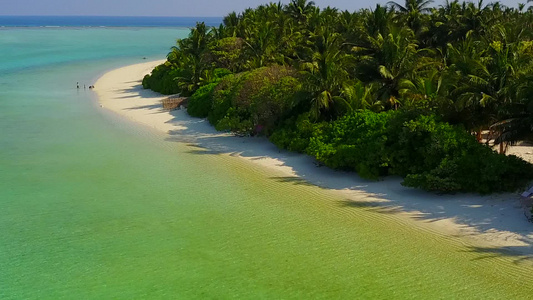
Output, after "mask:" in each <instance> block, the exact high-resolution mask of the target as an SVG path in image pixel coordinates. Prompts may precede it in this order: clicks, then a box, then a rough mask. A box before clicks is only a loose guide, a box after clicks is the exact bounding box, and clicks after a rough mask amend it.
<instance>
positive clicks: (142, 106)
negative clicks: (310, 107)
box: [94, 60, 533, 257]
mask: <svg viewBox="0 0 533 300" xmlns="http://www.w3.org/2000/svg"><path fill="white" fill-rule="evenodd" d="M164 61H165V60H158V61H151V62H145V63H141V64H134V65H129V66H126V67H122V68H118V69H115V70H111V71H109V72H107V73H105V74H104V75H103V76H101V77H100V78H99V79H98V80H97V81H96V83H95V90H94V91H95V92H96V94H97V97H98V101H99V103H100V106H101V107H103V108H104V109H108V110H110V111H112V112H114V113H116V114H118V115H120V116H122V117H125V118H127V119H129V120H130V121H133V122H136V123H140V124H143V125H145V126H149V127H151V128H153V129H155V130H157V131H160V132H162V133H166V134H169V138H170V139H172V140H176V141H181V142H186V143H192V144H195V145H197V146H198V147H201V148H203V149H206V150H208V151H211V152H213V153H217V154H223V155H229V156H232V157H236V158H239V159H244V160H246V161H247V162H249V163H250V166H251V167H252V168H263V169H265V170H268V171H272V172H275V173H277V174H280V175H283V176H286V177H294V178H295V179H297V180H302V181H304V182H306V183H310V184H313V185H317V186H319V187H321V188H323V189H326V190H328V191H331V192H334V193H338V194H339V195H340V196H342V197H344V198H345V199H346V206H353V207H356V206H357V207H364V208H366V209H373V210H376V211H382V212H384V213H395V214H398V215H401V216H402V217H404V218H405V221H406V222H408V223H409V224H413V226H417V227H421V228H423V229H425V230H430V231H434V232H437V233H441V234H445V235H449V236H460V237H461V238H465V239H468V240H472V241H473V242H474V243H475V244H479V245H480V246H482V247H486V248H490V249H495V250H501V251H502V252H508V251H510V252H512V253H514V254H516V255H518V254H521V255H524V256H527V257H533V224H531V223H529V222H527V220H526V218H525V217H524V215H523V211H522V208H521V206H520V203H519V198H518V196H517V195H514V194H497V195H491V196H483V197H482V196H478V195H472V194H460V195H435V194H430V193H427V192H424V191H419V190H413V189H409V188H405V187H403V186H401V184H400V182H401V179H399V178H386V179H385V180H383V181H379V182H372V181H367V180H364V179H360V178H359V177H358V176H357V175H356V174H355V173H346V172H339V171H334V170H331V169H328V168H326V167H322V168H317V167H316V166H315V164H314V161H313V159H312V158H311V157H308V156H305V155H302V154H296V153H290V152H287V151H283V150H281V151H280V150H278V149H277V148H276V147H275V146H274V145H273V144H271V143H270V142H269V141H268V140H267V139H265V138H256V137H235V136H233V135H231V134H228V133H221V132H217V131H216V130H215V129H214V128H213V127H212V126H211V125H210V124H209V123H208V122H207V120H205V119H197V118H193V117H190V116H189V115H188V114H187V113H186V112H185V111H184V110H175V111H171V112H169V111H166V110H163V108H162V106H161V103H160V102H161V100H162V99H164V98H166V97H167V96H164V95H160V94H158V93H155V92H153V91H151V90H144V89H143V88H142V85H141V80H142V78H143V77H144V75H145V74H148V73H149V72H150V71H151V70H152V69H153V68H154V67H155V66H157V65H158V64H161V63H163V62H164Z"/></svg>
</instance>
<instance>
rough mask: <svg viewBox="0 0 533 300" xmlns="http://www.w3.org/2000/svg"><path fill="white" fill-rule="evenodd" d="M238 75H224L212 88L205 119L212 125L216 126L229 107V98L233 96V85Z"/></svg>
mask: <svg viewBox="0 0 533 300" xmlns="http://www.w3.org/2000/svg"><path fill="white" fill-rule="evenodd" d="M239 77H240V76H239V75H236V76H234V75H229V76H226V77H224V78H223V79H222V80H221V81H220V82H219V83H218V84H217V86H216V87H215V88H214V90H213V98H212V104H211V110H210V111H209V113H208V114H207V119H208V120H209V123H211V124H212V125H213V126H216V124H217V123H218V122H219V121H220V120H222V118H224V116H226V114H227V112H228V110H229V109H230V107H231V99H232V98H233V97H234V96H233V95H234V93H235V92H234V90H235V85H236V82H237V80H238V79H239Z"/></svg>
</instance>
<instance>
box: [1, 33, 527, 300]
mask: <svg viewBox="0 0 533 300" xmlns="http://www.w3.org/2000/svg"><path fill="white" fill-rule="evenodd" d="M187 34H188V31H187V30H186V29H180V28H140V27H121V28H115V27H112V28H107V27H106V28H95V27H90V28H80V27H63V28H45V27H42V28H41V27H39V28H35V27H31V28H20V27H18V28H7V27H6V28H3V29H1V30H0V299H159V298H160V299H317V298H320V299H413V298H414V299H443V298H445V299H450V298H459V299H527V298H529V299H531V291H532V289H531V287H532V281H531V278H532V277H531V276H532V275H531V274H533V272H532V270H533V268H532V267H531V264H528V262H527V261H526V262H523V261H520V259H519V258H518V257H515V256H513V255H508V256H506V255H501V254H499V253H498V252H496V251H495V252H491V251H487V250H486V249H481V248H476V247H472V246H471V245H469V244H468V243H466V242H464V241H463V240H461V239H458V238H456V237H451V236H444V235H440V234H438V233H435V232H432V231H430V230H427V229H423V227H417V226H413V224H412V222H410V221H406V220H405V219H403V217H400V216H397V215H396V214H395V213H394V212H388V211H379V210H375V209H372V208H367V207H364V206H363V207H358V206H354V205H347V203H346V201H345V199H343V198H339V197H338V196H336V195H334V194H331V193H329V192H328V191H324V190H323V189H321V188H318V187H314V186H309V185H306V184H305V183H303V182H300V181H295V180H290V179H289V178H280V177H279V175H276V174H271V173H268V172H267V171H265V170H259V169H256V168H254V167H251V166H250V165H249V164H248V163H246V162H244V161H241V160H239V159H235V158H232V157H229V156H226V155H216V154H212V153H210V152H205V153H204V152H202V151H197V150H198V149H196V148H192V147H190V146H188V145H183V144H179V143H176V142H173V141H170V140H169V139H167V138H166V137H165V136H164V135H161V134H159V133H156V132H153V131H151V130H150V129H148V128H144V127H141V126H138V125H136V124H132V123H129V121H126V120H123V119H122V118H121V117H119V116H116V115H114V114H113V113H111V112H107V111H106V110H105V109H102V108H100V107H99V106H98V105H97V104H96V99H95V97H94V95H93V93H92V92H91V91H89V90H84V89H80V90H78V89H76V82H79V83H80V84H86V85H90V84H91V83H94V81H95V79H96V78H98V76H99V75H100V74H102V73H103V72H105V71H106V70H109V69H113V68H116V67H119V66H124V65H128V64H133V63H138V62H143V61H146V60H150V59H161V58H164V57H165V55H166V53H167V52H168V51H169V48H170V47H171V46H172V45H173V44H174V42H175V40H176V38H180V37H185V36H186V35H187ZM144 58H146V60H145V59H144Z"/></svg>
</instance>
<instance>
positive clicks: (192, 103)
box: [187, 83, 217, 118]
mask: <svg viewBox="0 0 533 300" xmlns="http://www.w3.org/2000/svg"><path fill="white" fill-rule="evenodd" d="M216 86H217V83H210V84H208V85H204V86H203V87H201V88H199V89H198V90H197V91H196V92H195V93H194V94H193V95H192V96H191V97H190V98H189V103H188V105H187V113H189V115H191V116H193V117H197V118H205V117H207V115H208V114H209V111H210V110H211V106H212V105H213V93H214V90H215V87H216Z"/></svg>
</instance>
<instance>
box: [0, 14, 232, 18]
mask: <svg viewBox="0 0 533 300" xmlns="http://www.w3.org/2000/svg"><path fill="white" fill-rule="evenodd" d="M0 17H111V18H135V17H140V18H224V16H148V15H146V16H117V15H2V14H0Z"/></svg>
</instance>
